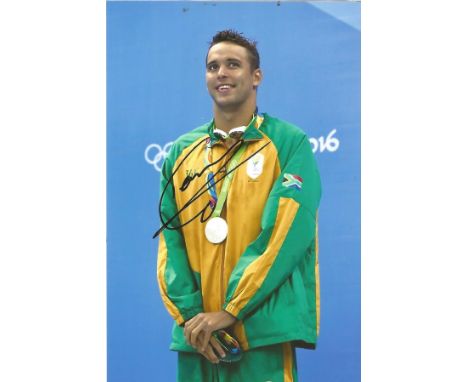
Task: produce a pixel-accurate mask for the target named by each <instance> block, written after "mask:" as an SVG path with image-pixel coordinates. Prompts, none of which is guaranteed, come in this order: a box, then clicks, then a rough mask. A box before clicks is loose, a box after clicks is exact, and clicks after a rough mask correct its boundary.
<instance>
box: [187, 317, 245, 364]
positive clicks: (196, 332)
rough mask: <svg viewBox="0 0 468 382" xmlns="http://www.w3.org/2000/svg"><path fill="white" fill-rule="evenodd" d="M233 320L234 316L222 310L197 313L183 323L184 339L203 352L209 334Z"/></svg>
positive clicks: (209, 337)
mask: <svg viewBox="0 0 468 382" xmlns="http://www.w3.org/2000/svg"><path fill="white" fill-rule="evenodd" d="M234 322H236V318H235V317H234V316H232V315H231V314H229V313H228V312H225V311H224V310H222V311H220V312H210V313H198V314H197V315H196V316H195V317H193V318H192V319H190V320H188V321H187V322H186V323H185V327H184V336H185V340H186V341H187V343H188V344H189V345H191V346H193V347H194V348H196V349H197V350H198V351H199V352H200V353H202V354H203V353H204V352H206V351H207V346H208V342H210V339H211V334H212V333H213V332H214V331H216V330H219V329H224V328H227V327H228V326H231V325H232V324H234ZM213 341H214V340H213ZM203 355H205V354H203ZM205 357H206V355H205ZM207 358H208V357H207ZM208 359H209V358H208Z"/></svg>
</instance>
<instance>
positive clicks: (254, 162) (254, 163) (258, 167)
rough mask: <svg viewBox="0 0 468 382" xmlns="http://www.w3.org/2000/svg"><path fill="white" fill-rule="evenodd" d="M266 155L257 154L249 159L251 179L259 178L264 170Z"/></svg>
mask: <svg viewBox="0 0 468 382" xmlns="http://www.w3.org/2000/svg"><path fill="white" fill-rule="evenodd" d="M264 162H265V157H264V156H263V154H261V153H258V154H255V155H254V156H253V157H252V158H250V159H249V160H248V161H247V175H248V176H249V177H250V178H251V179H257V178H258V177H259V176H260V175H261V174H262V172H263V163H264Z"/></svg>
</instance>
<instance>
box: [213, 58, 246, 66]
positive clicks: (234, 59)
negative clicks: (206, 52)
mask: <svg viewBox="0 0 468 382" xmlns="http://www.w3.org/2000/svg"><path fill="white" fill-rule="evenodd" d="M226 61H227V62H237V63H239V64H240V63H241V60H239V59H237V58H227V59H226ZM217 63H218V60H211V61H210V62H207V63H206V66H209V65H211V64H217Z"/></svg>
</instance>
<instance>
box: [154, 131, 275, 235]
mask: <svg viewBox="0 0 468 382" xmlns="http://www.w3.org/2000/svg"><path fill="white" fill-rule="evenodd" d="M204 142H205V140H202V141H200V142H199V143H198V144H197V145H195V147H194V148H192V150H190V151H189V152H188V153H187V154H186V155H185V157H184V158H183V159H182V161H181V162H180V163H179V165H178V166H177V167H176V169H175V170H173V172H172V174H171V176H170V178H169V180H168V181H167V182H166V185H165V186H164V189H163V192H162V193H161V197H160V199H159V218H160V220H161V227H160V228H159V229H158V230H157V231H156V232H155V234H154V235H153V239H154V238H156V237H158V236H159V234H160V233H161V232H162V231H164V230H165V229H166V228H167V229H169V230H177V229H180V228H182V227H183V226H185V225H187V224H189V223H191V222H192V221H193V220H195V219H196V218H197V217H199V216H201V218H200V221H201V222H202V223H203V222H205V221H207V220H208V219H209V218H210V217H211V215H212V214H213V211H214V208H213V209H211V211H210V214H209V215H208V216H205V213H206V211H207V209H208V208H209V207H210V203H209V202H208V203H207V204H206V205H205V206H204V207H203V208H202V209H201V210H200V211H199V212H198V213H197V214H196V215H195V216H193V217H192V218H191V219H189V220H188V221H186V222H185V223H183V224H180V225H178V226H172V227H171V226H169V224H170V223H171V222H172V221H173V220H174V219H176V218H177V217H178V216H179V215H180V214H181V213H182V211H184V210H185V209H186V208H188V207H189V206H190V205H191V204H192V203H193V202H195V201H196V200H197V199H198V198H200V197H201V196H202V195H203V194H204V193H205V187H206V186H207V185H208V183H209V181H207V182H206V183H204V184H203V185H202V186H201V187H200V188H199V189H198V190H197V191H196V192H195V194H194V195H193V196H192V197H191V198H190V199H189V200H188V202H187V203H185V204H184V205H183V206H182V208H181V209H180V211H177V213H176V214H175V215H174V216H172V217H171V218H169V219H168V220H167V221H164V218H163V216H162V212H161V207H162V200H163V198H164V195H165V193H166V191H167V187H168V186H169V184H172V190H173V191H172V196H173V197H174V195H175V187H174V183H173V179H174V176H175V174H176V173H177V171H178V170H179V168H180V167H181V166H182V164H183V163H184V161H185V160H186V159H187V158H188V157H189V156H190V154H192V152H193V151H194V150H195V149H196V148H197V147H198V146H200V144H202V143H204ZM243 142H244V141H243V140H240V141H238V142H236V143H235V144H234V145H233V146H231V147H230V148H229V149H228V150H227V151H226V153H224V154H223V155H222V156H221V157H220V158H219V159H218V160H216V161H215V162H213V163H211V164H209V165H207V166H205V167H204V168H203V169H202V171H201V172H200V173H196V174H194V175H187V177H186V178H185V179H184V181H183V182H182V186H181V187H180V189H179V190H181V191H185V190H186V189H187V187H188V186H189V185H190V183H191V182H192V180H193V179H195V178H196V177H200V176H202V174H203V173H204V172H205V171H206V170H207V169H208V168H209V167H211V166H213V165H215V164H216V163H218V162H219V161H221V160H223V158H224V157H225V156H227V155H228V154H229V152H230V151H231V150H232V149H234V148H236V147H237V150H238V149H239V148H240V146H241V145H242V143H243ZM270 143H271V141H268V142H267V143H265V144H264V145H263V146H262V147H260V148H259V149H258V150H256V151H255V152H254V153H252V154H251V155H249V156H248V157H247V158H246V159H244V160H243V161H241V162H239V164H237V165H236V166H235V167H233V168H232V169H231V170H229V171H226V172H225V174H224V175H223V176H222V177H220V178H219V179H217V180H215V181H214V185H216V184H217V183H219V182H220V181H222V180H223V179H224V178H225V177H226V176H228V175H229V174H230V173H232V172H233V171H235V170H237V168H239V167H240V166H241V165H243V164H244V163H245V162H247V161H248V160H249V159H250V158H252V157H253V156H254V155H256V154H257V153H259V152H260V151H262V150H263V149H264V148H265V147H266V146H268V145H269V144H270ZM237 150H236V151H235V152H234V153H233V154H232V155H231V157H230V158H229V160H230V159H231V158H232V157H233V156H234V155H235V154H236V152H237ZM222 170H223V167H221V168H220V169H219V170H218V171H216V172H215V173H214V174H213V179H214V177H215V176H216V175H218V174H219V173H220V172H221V171H222Z"/></svg>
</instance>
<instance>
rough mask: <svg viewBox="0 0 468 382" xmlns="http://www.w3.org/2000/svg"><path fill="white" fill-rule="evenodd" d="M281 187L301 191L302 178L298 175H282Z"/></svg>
mask: <svg viewBox="0 0 468 382" xmlns="http://www.w3.org/2000/svg"><path fill="white" fill-rule="evenodd" d="M283 186H284V187H288V188H295V189H296V190H299V191H300V190H301V189H302V178H301V177H300V176H299V175H294V174H284V178H283Z"/></svg>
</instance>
